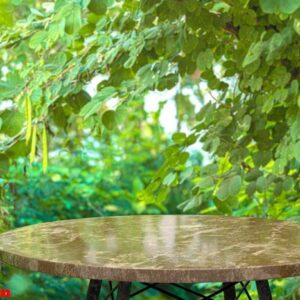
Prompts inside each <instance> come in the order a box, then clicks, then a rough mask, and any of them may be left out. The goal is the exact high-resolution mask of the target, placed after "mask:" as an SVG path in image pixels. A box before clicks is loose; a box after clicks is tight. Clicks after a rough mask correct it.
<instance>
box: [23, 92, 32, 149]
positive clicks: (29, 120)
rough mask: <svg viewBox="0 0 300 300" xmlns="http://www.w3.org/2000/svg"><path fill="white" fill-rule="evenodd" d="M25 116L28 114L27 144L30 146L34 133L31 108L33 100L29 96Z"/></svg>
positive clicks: (26, 101)
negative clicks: (32, 133)
mask: <svg viewBox="0 0 300 300" xmlns="http://www.w3.org/2000/svg"><path fill="white" fill-rule="evenodd" d="M25 114H26V144H28V143H29V140H30V138H31V132H32V108H31V100H30V97H29V96H27V97H26V100H25Z"/></svg>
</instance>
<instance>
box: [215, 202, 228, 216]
mask: <svg viewBox="0 0 300 300" xmlns="http://www.w3.org/2000/svg"><path fill="white" fill-rule="evenodd" d="M214 203H215V205H216V207H217V208H218V210H220V211H221V212H222V213H225V214H231V211H232V210H231V207H230V205H229V203H228V202H227V201H220V200H218V199H214Z"/></svg>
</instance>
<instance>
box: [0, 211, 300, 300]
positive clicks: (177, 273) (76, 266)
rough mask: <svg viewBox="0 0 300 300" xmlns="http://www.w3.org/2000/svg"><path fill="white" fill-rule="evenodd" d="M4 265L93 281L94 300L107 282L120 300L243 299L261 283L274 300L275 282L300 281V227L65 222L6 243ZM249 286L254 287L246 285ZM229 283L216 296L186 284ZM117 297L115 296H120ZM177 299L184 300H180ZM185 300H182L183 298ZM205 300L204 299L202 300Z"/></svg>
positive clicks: (174, 220) (222, 220) (4, 238)
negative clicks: (154, 296) (146, 298)
mask: <svg viewBox="0 0 300 300" xmlns="http://www.w3.org/2000/svg"><path fill="white" fill-rule="evenodd" d="M0 261H1V262H3V263H7V264H11V265H13V266H16V267H19V268H22V269H26V270H30V271H37V272H45V273H48V274H53V275H61V276H74V277H81V278H87V279H90V284H89V289H88V293H87V299H89V300H92V299H98V297H99V294H100V290H101V284H102V281H103V280H107V281H109V283H110V286H111V290H113V287H112V284H111V281H117V282H119V284H118V285H117V286H116V289H118V296H117V299H118V300H123V299H129V297H130V296H131V297H132V296H134V295H136V294H138V293H139V291H138V292H134V293H133V292H132V291H131V288H130V287H131V282H134V281H138V282H141V283H143V284H144V285H145V287H144V288H143V289H142V290H141V291H144V290H145V289H148V288H154V289H157V290H159V291H161V292H163V293H166V294H167V295H169V296H170V295H171V294H170V293H169V292H168V291H167V290H165V289H163V288H162V287H161V285H159V284H163V283H167V284H173V285H174V286H175V287H177V288H179V289H185V290H187V291H189V292H190V293H192V294H194V295H197V296H198V297H200V298H201V296H202V297H203V299H212V298H213V296H214V294H218V293H221V292H222V293H223V292H224V296H225V299H226V300H229V299H237V298H238V295H237V294H236V289H235V286H236V285H241V288H242V292H243V291H244V292H245V293H247V296H248V292H247V289H246V285H247V282H249V281H252V280H254V281H256V286H257V290H258V295H259V299H261V300H269V299H271V292H270V288H269V285H268V279H271V278H283V277H292V276H300V223H298V222H284V221H271V220H266V219H255V218H236V217H221V216H190V215H161V216H126V217H102V218H88V219H78V220H66V221H57V222H51V223H43V224H37V225H32V226H27V227H23V228H19V229H16V230H12V231H9V232H6V233H4V234H1V235H0ZM243 281H246V283H244V282H243ZM195 282H222V283H223V286H222V288H221V289H220V290H219V291H217V292H216V293H214V294H213V295H209V296H206V298H205V296H204V295H201V294H199V293H197V292H195V291H193V290H190V289H187V288H186V286H185V285H182V284H181V283H195ZM112 294H113V293H112ZM172 296H173V297H174V298H175V299H182V298H180V297H178V296H176V295H174V294H173V295H172ZM176 297H177V298H176ZM198 299H199V298H198Z"/></svg>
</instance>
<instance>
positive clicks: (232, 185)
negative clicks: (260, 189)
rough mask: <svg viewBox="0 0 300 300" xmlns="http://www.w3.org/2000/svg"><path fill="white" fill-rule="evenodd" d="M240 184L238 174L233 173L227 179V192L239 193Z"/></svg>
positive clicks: (240, 180)
mask: <svg viewBox="0 0 300 300" xmlns="http://www.w3.org/2000/svg"><path fill="white" fill-rule="evenodd" d="M241 185H242V178H241V176H240V175H235V176H233V177H232V178H230V179H229V180H228V192H229V195H230V196H235V195H236V194H238V193H239V191H240V189H241Z"/></svg>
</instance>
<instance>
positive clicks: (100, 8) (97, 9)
mask: <svg viewBox="0 0 300 300" xmlns="http://www.w3.org/2000/svg"><path fill="white" fill-rule="evenodd" d="M88 9H89V10H90V11H91V12H93V13H94V14H96V15H104V14H105V12H106V10H107V6H106V1H105V0H91V1H90V3H89V5H88Z"/></svg>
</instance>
